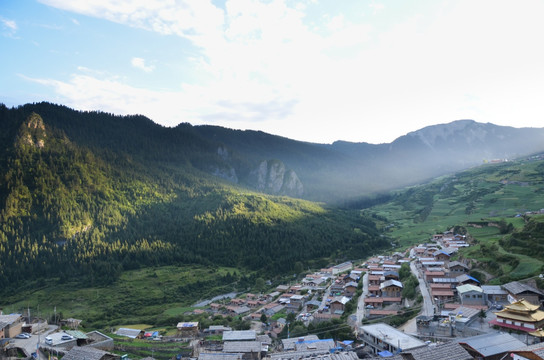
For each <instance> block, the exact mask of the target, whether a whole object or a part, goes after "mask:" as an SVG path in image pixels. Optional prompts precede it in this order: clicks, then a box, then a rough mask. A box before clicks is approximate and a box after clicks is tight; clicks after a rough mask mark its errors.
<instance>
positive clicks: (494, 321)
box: [489, 320, 536, 332]
mask: <svg viewBox="0 0 544 360" xmlns="http://www.w3.org/2000/svg"><path fill="white" fill-rule="evenodd" d="M489 323H490V324H491V325H497V326H501V327H505V328H509V329H514V330H519V331H525V332H533V331H535V330H536V329H531V328H527V327H525V326H517V325H513V324H506V323H502V322H498V321H497V320H491V321H490V322H489Z"/></svg>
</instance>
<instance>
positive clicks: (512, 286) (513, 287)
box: [502, 281, 544, 296]
mask: <svg viewBox="0 0 544 360" xmlns="http://www.w3.org/2000/svg"><path fill="white" fill-rule="evenodd" d="M502 287H503V288H504V289H506V290H507V291H508V292H510V293H512V294H514V295H517V294H521V293H523V292H526V291H527V292H533V293H535V294H538V295H540V296H544V293H542V291H540V290H538V289H535V288H534V287H532V286H530V285H527V284H524V283H521V282H519V281H512V282H509V283H508V284H504V285H503V286H502Z"/></svg>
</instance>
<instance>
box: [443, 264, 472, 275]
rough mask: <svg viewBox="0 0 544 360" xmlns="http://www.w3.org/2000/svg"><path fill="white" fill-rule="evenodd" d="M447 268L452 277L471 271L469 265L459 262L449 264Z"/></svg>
mask: <svg viewBox="0 0 544 360" xmlns="http://www.w3.org/2000/svg"><path fill="white" fill-rule="evenodd" d="M447 268H448V270H449V272H450V275H452V276H457V275H462V274H466V273H468V271H469V268H468V266H467V265H465V264H463V263H462V262H460V261H457V260H456V261H451V262H449V263H448V265H447Z"/></svg>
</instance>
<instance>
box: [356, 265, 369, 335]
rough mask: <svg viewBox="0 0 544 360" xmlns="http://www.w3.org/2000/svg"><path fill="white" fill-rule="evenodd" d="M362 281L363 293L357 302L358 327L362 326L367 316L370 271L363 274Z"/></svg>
mask: <svg viewBox="0 0 544 360" xmlns="http://www.w3.org/2000/svg"><path fill="white" fill-rule="evenodd" d="M361 281H362V282H363V293H362V294H361V296H360V297H359V301H358V302H357V313H356V314H357V321H356V326H357V329H358V328H359V326H361V322H362V321H363V319H364V318H365V298H366V296H367V295H368V273H365V274H364V275H363V278H362V279H361Z"/></svg>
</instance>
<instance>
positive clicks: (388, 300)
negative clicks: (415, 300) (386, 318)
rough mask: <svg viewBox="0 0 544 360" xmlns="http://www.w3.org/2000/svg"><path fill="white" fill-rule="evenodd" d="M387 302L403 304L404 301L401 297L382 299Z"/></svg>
mask: <svg viewBox="0 0 544 360" xmlns="http://www.w3.org/2000/svg"><path fill="white" fill-rule="evenodd" d="M382 299H383V301H385V302H401V301H402V299H401V298H400V297H386V298H382Z"/></svg>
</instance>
